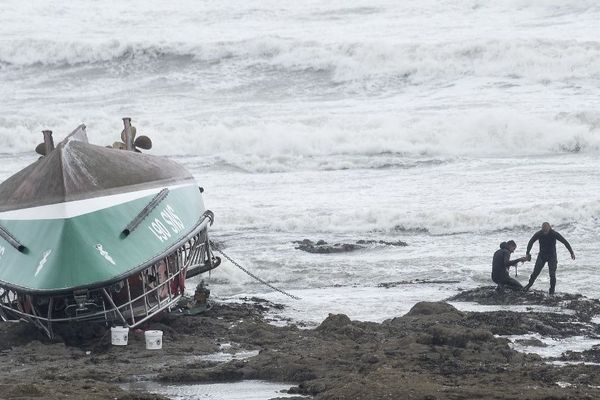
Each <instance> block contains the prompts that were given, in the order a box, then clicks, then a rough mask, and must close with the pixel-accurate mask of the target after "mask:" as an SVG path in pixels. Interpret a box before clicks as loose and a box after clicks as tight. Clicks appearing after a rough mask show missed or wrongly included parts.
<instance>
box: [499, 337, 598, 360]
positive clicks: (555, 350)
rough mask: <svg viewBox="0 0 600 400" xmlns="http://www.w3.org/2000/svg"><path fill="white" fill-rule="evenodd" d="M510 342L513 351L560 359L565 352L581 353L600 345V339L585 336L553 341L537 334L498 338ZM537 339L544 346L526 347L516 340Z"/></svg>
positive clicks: (553, 339)
mask: <svg viewBox="0 0 600 400" xmlns="http://www.w3.org/2000/svg"><path fill="white" fill-rule="evenodd" d="M500 337H504V338H507V339H509V340H510V341H511V347H512V348H513V349H514V350H517V351H520V352H523V353H535V354H539V355H540V356H542V357H544V358H554V357H560V356H561V355H562V354H563V353H564V352H566V351H576V352H581V351H584V350H589V349H591V348H592V346H596V345H598V344H600V339H591V338H588V337H585V336H572V337H568V338H564V339H555V338H551V337H545V336H542V335H539V334H528V335H507V336H500ZM527 339H537V340H539V341H541V342H542V343H543V344H545V345H546V346H544V347H543V346H528V345H524V344H522V343H517V342H516V341H517V340H527Z"/></svg>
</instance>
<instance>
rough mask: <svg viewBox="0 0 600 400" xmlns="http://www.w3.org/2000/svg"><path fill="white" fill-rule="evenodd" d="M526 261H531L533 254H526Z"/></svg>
mask: <svg viewBox="0 0 600 400" xmlns="http://www.w3.org/2000/svg"><path fill="white" fill-rule="evenodd" d="M525 261H531V254H529V253H527V254H525Z"/></svg>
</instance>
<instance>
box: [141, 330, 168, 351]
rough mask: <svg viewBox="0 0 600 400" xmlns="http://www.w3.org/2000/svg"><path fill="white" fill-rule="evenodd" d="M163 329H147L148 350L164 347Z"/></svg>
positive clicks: (145, 333) (145, 334) (145, 335)
mask: <svg viewBox="0 0 600 400" xmlns="http://www.w3.org/2000/svg"><path fill="white" fill-rule="evenodd" d="M162 334H163V333H162V331H146V332H144V337H145V338H146V348H147V349H148V350H158V349H162Z"/></svg>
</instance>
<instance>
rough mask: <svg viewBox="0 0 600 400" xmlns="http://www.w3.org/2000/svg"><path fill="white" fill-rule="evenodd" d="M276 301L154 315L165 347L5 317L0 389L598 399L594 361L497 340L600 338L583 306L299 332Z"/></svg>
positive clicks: (448, 309)
mask: <svg viewBox="0 0 600 400" xmlns="http://www.w3.org/2000/svg"><path fill="white" fill-rule="evenodd" d="M472 295H473V298H482V299H487V300H485V301H491V300H490V298H489V297H487V296H488V295H489V296H495V295H494V294H493V293H491V292H490V291H489V290H487V289H486V290H483V291H480V292H479V293H478V294H472ZM542 297H543V296H542ZM565 298H568V296H566V297H565ZM584 300H585V299H581V298H576V297H572V298H569V300H568V301H565V303H564V304H567V303H569V307H576V308H577V307H581V308H580V309H582V310H583V309H585V307H583V306H581V304H588V305H590V304H591V305H592V306H593V303H594V302H589V303H581V302H582V301H584ZM499 301H514V302H517V299H516V298H514V299H511V300H507V299H506V298H501V299H499ZM530 301H531V302H532V303H531V304H534V302H533V298H531V299H530ZM586 301H587V300H586ZM571 302H575V304H573V305H570V303H571ZM269 307H270V305H269V304H268V303H263V302H261V301H260V300H259V299H255V300H254V301H252V302H250V303H244V304H215V306H214V307H213V308H212V309H211V310H209V311H208V312H207V313H206V314H203V315H197V316H171V317H169V318H167V319H165V320H162V321H160V322H159V323H160V324H162V325H160V326H161V327H162V328H164V330H165V331H166V332H168V336H166V337H165V338H166V339H165V341H164V343H163V349H162V350H161V351H147V350H145V343H144V339H143V335H139V334H137V333H130V343H129V345H128V346H126V347H122V348H117V347H116V346H111V345H110V342H109V341H110V338H109V337H105V338H104V339H92V342H90V343H83V344H82V345H81V346H69V345H65V343H60V342H59V343H50V342H45V341H42V340H38V339H36V338H35V337H30V338H27V339H24V338H19V337H18V335H17V334H16V333H18V331H19V329H20V328H18V324H12V325H5V324H0V343H2V344H3V350H1V351H0V362H2V363H4V365H7V366H10V368H6V369H5V370H4V371H3V373H2V374H0V390H1V392H0V393H2V394H1V395H0V397H2V398H7V399H11V400H12V399H21V398H36V396H37V393H42V394H43V397H44V398H48V399H62V398H67V397H68V398H90V399H93V400H95V399H98V400H100V399H103V400H104V399H106V400H108V399H115V398H117V399H125V398H129V399H140V400H142V399H152V398H159V397H157V396H156V395H152V394H144V393H126V392H124V391H123V390H122V389H120V387H119V384H121V383H122V382H124V381H131V380H139V379H140V377H144V378H142V379H150V377H152V378H153V379H157V380H160V381H163V382H169V383H171V384H183V383H200V382H202V383H208V382H232V381H237V380H244V379H260V380H268V381H274V382H289V383H291V384H295V385H296V386H295V387H293V388H292V389H291V390H290V393H293V394H296V395H309V396H314V398H315V400H325V399H332V400H333V399H438V400H451V399H452V400H454V399H474V398H477V399H487V398H494V399H520V398H528V399H540V400H541V399H546V398H556V399H594V398H600V389H599V388H598V387H597V386H600V367H598V366H597V365H567V366H564V367H561V366H557V365H549V364H544V362H543V361H542V360H541V358H540V357H539V356H536V355H531V354H523V353H519V352H516V351H515V350H513V349H511V347H510V346H509V341H508V340H507V339H505V338H502V337H497V336H496V335H503V334H516V333H515V332H524V333H528V332H534V331H536V330H541V331H543V332H544V333H543V334H544V335H546V334H548V335H552V336H554V337H568V336H569V335H572V336H576V335H588V334H589V336H593V335H595V332H596V331H597V330H598V329H599V328H598V326H597V325H596V324H593V323H591V322H582V320H581V319H580V317H579V316H578V314H577V312H574V313H571V314H557V313H545V312H531V313H516V312H510V311H498V312H486V313H471V312H461V311H459V310H457V309H456V308H455V307H453V306H452V305H450V304H447V303H444V302H422V303H418V304H416V305H415V306H414V307H413V308H412V309H411V310H410V311H409V313H407V314H406V315H403V316H397V317H395V318H392V319H390V320H387V321H384V322H383V323H374V322H361V321H354V320H351V319H350V318H349V317H348V316H347V315H343V314H330V315H329V316H328V317H327V318H326V319H325V320H324V321H323V322H322V323H321V324H320V325H319V326H318V327H317V328H315V329H298V328H297V327H295V326H273V325H270V324H269V323H267V322H266V321H265V319H264V313H265V311H266V310H268V308H269ZM586 307H587V305H586ZM592 309H593V307H592ZM148 326H151V324H149V325H148ZM107 343H108V345H106V344H107ZM225 343H227V344H228V346H224V344H225ZM102 345H104V346H105V347H103V346H102ZM90 349H92V350H90ZM224 349H226V350H224ZM242 350H259V352H258V354H256V355H254V354H255V353H253V356H252V357H250V358H246V359H233V360H231V361H227V362H208V361H205V360H203V356H206V355H207V354H211V353H216V352H222V351H230V352H231V353H232V354H234V353H235V352H238V351H242ZM88 352H90V354H88ZM599 354H600V351H599V350H598V349H597V348H594V349H591V350H589V351H587V352H582V353H574V352H572V353H566V354H565V355H564V357H563V359H564V360H567V359H572V360H578V361H579V360H593V359H595V357H599V358H600V356H599ZM154 377H156V378H154ZM557 382H560V383H561V386H559V385H557ZM499 388H502V390H499ZM533 388H535V389H533ZM27 390H31V391H32V392H31V393H26V391H27ZM7 393H8V395H7ZM127 396H129V397H127ZM153 396H154V397H153Z"/></svg>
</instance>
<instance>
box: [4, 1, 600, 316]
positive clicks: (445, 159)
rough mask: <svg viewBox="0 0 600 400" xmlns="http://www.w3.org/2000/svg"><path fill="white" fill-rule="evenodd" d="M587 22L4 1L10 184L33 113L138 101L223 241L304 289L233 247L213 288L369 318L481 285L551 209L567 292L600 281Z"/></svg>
mask: <svg viewBox="0 0 600 400" xmlns="http://www.w3.org/2000/svg"><path fill="white" fill-rule="evenodd" d="M598 21H600V5H599V3H598V2H597V1H591V0H560V1H558V0H543V1H542V0H506V1H501V2H497V1H484V0H467V1H460V2H455V1H447V0H441V1H440V0H436V1H433V0H422V1H396V0H395V1H391V0H369V1H366V0H365V1H356V0H355V1H339V0H334V1H328V2H323V1H313V0H310V1H302V2H298V1H288V0H278V1H260V2H258V1H255V2H248V1H219V2H212V1H191V0H184V1H178V2H175V3H170V2H165V1H158V0H143V1H142V0H138V1H128V2H121V1H114V0H107V1H80V2H76V3H74V2H70V3H65V2H62V1H55V0H50V1H49V0H44V1H42V0H32V1H21V0H19V1H17V0H4V1H2V2H1V4H0V95H1V101H0V159H1V162H0V180H4V179H6V178H7V177H8V176H10V175H11V174H13V173H15V172H16V171H18V170H19V169H21V168H22V167H24V166H25V165H27V164H29V163H31V162H33V161H34V160H35V159H36V156H35V154H34V152H33V150H34V148H35V146H36V144H37V143H39V142H40V141H41V139H42V135H41V133H40V131H41V130H42V129H51V130H53V131H54V135H55V137H56V138H57V139H60V138H62V137H64V136H66V135H67V134H68V133H69V132H70V131H71V130H73V129H74V128H75V127H76V126H77V125H79V124H80V123H85V124H86V125H87V127H88V135H89V137H90V139H91V141H92V142H94V143H97V144H102V145H107V144H111V143H112V142H113V141H115V140H117V139H118V137H119V133H120V132H121V129H122V122H121V117H124V116H128V117H132V118H133V124H134V125H135V126H136V127H137V128H138V132H139V133H142V134H146V135H148V136H150V137H151V138H152V140H153V141H154V144H155V147H154V149H153V150H152V151H151V153H152V154H158V155H164V156H168V157H171V158H173V159H175V160H177V161H179V162H181V163H183V164H184V165H185V166H186V167H187V168H189V169H190V170H191V171H192V172H193V174H194V175H195V177H196V178H197V180H198V183H199V185H201V186H203V187H204V188H205V202H206V205H207V207H208V208H209V209H211V210H213V211H214V213H215V215H216V222H215V224H214V227H213V229H212V238H213V239H215V240H216V241H218V242H219V243H221V244H222V245H223V246H224V250H225V251H226V253H227V254H228V255H230V256H231V257H233V258H235V259H236V260H238V261H239V262H240V264H242V265H244V266H245V267H246V268H248V269H249V270H251V271H252V272H254V273H255V274H257V275H259V276H261V277H263V278H265V279H266V280H268V281H269V282H271V283H272V284H274V285H276V286H278V287H281V288H282V289H284V290H286V291H289V292H291V293H293V294H295V295H297V296H300V297H302V300H301V301H293V300H291V299H288V298H286V297H284V296H283V295H281V294H279V293H277V292H272V291H271V289H269V288H267V287H265V286H263V285H261V284H260V283H258V282H256V281H254V280H253V279H251V278H250V277H248V276H247V275H246V274H244V273H243V272H242V271H241V270H239V269H238V268H236V267H235V266H233V265H232V264H230V263H228V262H225V263H224V264H223V265H222V267H220V268H219V269H218V270H217V271H215V272H214V273H213V274H212V275H211V277H210V279H208V280H209V283H210V288H211V290H212V295H213V296H214V297H216V298H220V299H223V300H235V299H239V298H241V297H246V296H254V295H259V296H263V297H267V298H269V299H271V300H273V301H275V302H284V303H285V304H287V305H288V306H289V307H288V309H287V310H285V311H284V312H283V313H284V316H287V317H289V318H293V319H298V320H302V321H307V322H309V323H318V321H319V320H320V319H322V318H323V317H324V316H326V315H327V313H329V312H344V313H346V314H348V315H350V316H351V317H353V318H359V319H365V320H376V321H380V320H384V319H386V318H390V317H394V316H397V315H400V314H402V313H404V312H406V311H407V310H408V309H409V308H410V306H412V304H414V302H416V301H418V300H438V299H443V298H445V297H447V296H450V295H452V294H453V293H455V292H457V291H458V290H459V289H466V288H471V287H475V286H480V285H489V284H491V281H490V270H491V267H490V263H491V258H492V254H493V253H494V251H495V250H496V249H497V248H498V244H499V243H500V242H502V241H505V240H508V239H514V240H515V241H516V242H517V244H518V248H517V251H516V253H515V256H522V255H524V253H525V247H526V244H527V241H528V240H529V238H530V237H531V235H532V234H533V233H534V232H536V231H537V230H538V229H539V228H540V225H541V224H542V222H544V221H549V222H550V223H551V224H553V225H554V227H555V229H556V230H558V231H559V232H560V233H562V234H563V236H565V237H566V238H567V239H568V240H569V241H570V243H571V244H572V246H573V248H574V250H575V252H576V254H577V260H576V261H572V260H571V259H570V257H569V254H568V252H567V251H566V250H565V249H564V247H562V245H560V244H559V246H558V255H559V267H558V285H557V291H559V292H560V291H565V292H578V293H583V294H585V295H587V296H591V297H600V286H599V285H598V280H599V279H600V268H599V267H600V265H599V262H598V260H599V259H600V246H599V237H600V224H599V220H598V218H599V215H600V195H599V193H600V169H599V166H600V163H599V161H600V160H599V156H600V96H598V93H599V92H600V39H599V38H600V24H598ZM305 238H308V239H311V240H315V241H316V240H319V239H322V240H325V241H327V242H329V243H355V242H356V241H358V240H376V241H379V240H385V241H397V240H402V241H405V242H407V243H408V246H407V247H394V246H388V245H383V244H377V245H375V244H374V245H369V246H367V247H366V248H364V249H361V250H359V251H355V252H352V253H345V254H329V255H317V254H309V253H305V252H302V251H300V250H297V249H295V247H296V244H295V243H294V241H297V240H302V239H305ZM534 249H536V250H535V251H534V252H533V253H534V256H535V254H536V252H537V245H536V247H534ZM532 268H533V263H528V264H525V265H521V266H520V267H519V270H518V277H517V279H519V280H520V281H521V282H525V281H526V279H527V276H528V274H529V273H530V272H531V270H532ZM546 271H547V270H544V271H543V272H542V274H541V276H540V278H539V279H538V281H537V282H536V285H535V286H534V289H543V290H547V289H548V281H549V280H548V276H547V272H546ZM422 281H434V283H422ZM435 281H438V282H439V281H448V282H446V283H435ZM395 282H403V284H399V285H390V283H395ZM411 282H412V283H411ZM382 284H386V285H387V286H392V287H390V288H387V289H386V288H385V287H383V286H381V285H382ZM286 313H287V314H286Z"/></svg>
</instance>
